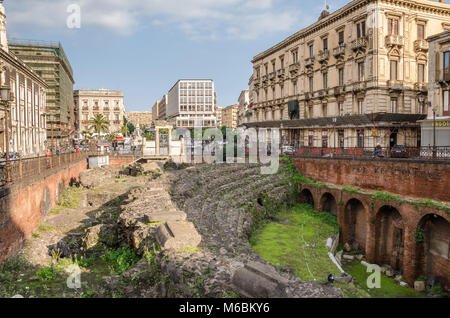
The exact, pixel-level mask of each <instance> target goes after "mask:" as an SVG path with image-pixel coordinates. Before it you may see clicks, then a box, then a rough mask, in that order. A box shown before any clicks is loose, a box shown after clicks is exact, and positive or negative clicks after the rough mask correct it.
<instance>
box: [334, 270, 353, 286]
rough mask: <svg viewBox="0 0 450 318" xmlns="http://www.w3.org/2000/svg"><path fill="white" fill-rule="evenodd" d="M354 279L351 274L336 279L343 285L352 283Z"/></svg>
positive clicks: (335, 279)
mask: <svg viewBox="0 0 450 318" xmlns="http://www.w3.org/2000/svg"><path fill="white" fill-rule="evenodd" d="M352 279H353V277H352V276H351V275H349V274H345V273H344V274H341V275H339V276H337V277H335V278H334V281H335V282H338V283H342V284H349V283H350V282H351V281H352Z"/></svg>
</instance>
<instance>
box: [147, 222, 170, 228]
mask: <svg viewBox="0 0 450 318" xmlns="http://www.w3.org/2000/svg"><path fill="white" fill-rule="evenodd" d="M164 223H166V222H150V223H145V225H147V226H153V227H154V226H158V225H161V224H164Z"/></svg>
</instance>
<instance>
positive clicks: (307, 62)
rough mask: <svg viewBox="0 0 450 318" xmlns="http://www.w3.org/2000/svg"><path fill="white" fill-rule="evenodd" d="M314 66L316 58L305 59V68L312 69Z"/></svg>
mask: <svg viewBox="0 0 450 318" xmlns="http://www.w3.org/2000/svg"><path fill="white" fill-rule="evenodd" d="M313 66H314V56H313V57H308V58H307V59H305V67H306V68H312V67H313Z"/></svg>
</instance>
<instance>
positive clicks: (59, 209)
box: [48, 208, 62, 216]
mask: <svg viewBox="0 0 450 318" xmlns="http://www.w3.org/2000/svg"><path fill="white" fill-rule="evenodd" d="M61 212H62V209H61V208H53V209H51V210H50V212H49V213H48V216H51V215H58V214H60V213H61Z"/></svg>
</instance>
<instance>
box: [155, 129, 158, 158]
mask: <svg viewBox="0 0 450 318" xmlns="http://www.w3.org/2000/svg"><path fill="white" fill-rule="evenodd" d="M155 147H156V148H155V155H156V156H159V128H156V130H155Z"/></svg>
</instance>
